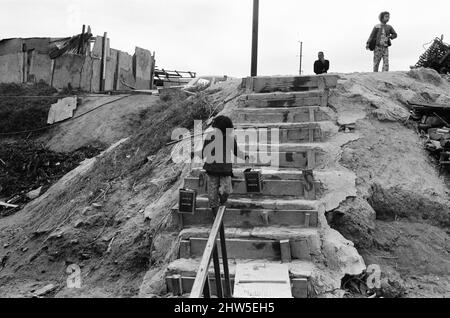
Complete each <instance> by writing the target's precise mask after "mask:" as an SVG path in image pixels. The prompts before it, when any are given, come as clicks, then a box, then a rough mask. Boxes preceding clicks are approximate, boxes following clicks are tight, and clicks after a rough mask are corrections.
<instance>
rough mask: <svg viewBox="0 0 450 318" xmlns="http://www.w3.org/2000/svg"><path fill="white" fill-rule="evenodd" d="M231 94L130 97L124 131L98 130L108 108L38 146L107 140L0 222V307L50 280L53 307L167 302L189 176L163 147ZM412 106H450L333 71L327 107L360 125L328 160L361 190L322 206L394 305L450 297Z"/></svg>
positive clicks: (445, 241)
mask: <svg viewBox="0 0 450 318" xmlns="http://www.w3.org/2000/svg"><path fill="white" fill-rule="evenodd" d="M239 85H240V81H239V80H236V81H230V82H226V83H221V84H219V85H217V86H216V87H211V88H210V89H208V90H207V91H205V92H200V93H198V94H197V95H196V96H193V97H189V98H187V99H186V97H181V96H174V97H173V98H172V99H168V100H165V101H155V102H154V103H153V101H148V100H142V101H141V100H139V98H140V97H133V98H136V99H138V100H137V101H136V104H137V105H138V106H137V108H138V109H139V110H140V111H139V112H138V114H139V116H135V117H133V118H134V119H133V124H132V125H131V126H132V129H130V128H124V129H119V130H118V131H119V132H118V133H111V134H109V133H107V132H108V131H109V130H108V129H110V128H105V127H103V124H104V123H109V127H111V126H114V123H117V122H118V121H120V119H121V116H122V115H121V113H120V112H118V113H114V114H112V113H111V112H108V111H105V112H104V113H103V115H101V114H100V113H99V114H98V116H96V117H91V118H90V119H89V120H86V121H81V122H80V123H78V124H76V125H75V124H74V125H73V126H72V127H71V128H70V127H69V126H64V125H63V126H61V127H60V130H59V131H58V134H55V135H53V136H50V138H49V136H47V137H46V138H47V139H45V142H47V145H48V146H50V147H51V148H54V149H59V150H61V151H63V150H64V151H69V150H71V149H72V148H73V147H75V148H76V147H78V146H79V145H81V144H83V142H80V143H78V139H79V138H81V140H85V141H87V142H91V141H92V139H90V136H102V135H103V132H106V133H105V135H106V136H113V137H112V138H109V139H108V138H106V139H104V140H101V139H100V141H103V142H104V143H105V145H106V147H109V149H108V150H106V151H105V152H103V153H102V154H101V155H99V156H98V157H96V158H93V159H88V160H86V161H85V162H83V164H82V165H81V166H80V167H78V168H77V169H76V170H74V171H72V172H70V173H69V174H68V175H66V176H65V177H63V178H62V179H61V180H60V181H59V182H58V183H56V184H55V185H54V186H53V187H52V188H50V189H49V190H48V191H47V192H45V194H43V195H42V196H41V197H39V198H38V199H36V200H34V201H33V202H31V203H29V204H28V205H27V206H26V207H25V208H24V209H22V210H21V211H19V212H17V213H15V214H13V215H10V216H7V217H4V218H0V286H2V288H1V289H0V297H6V296H9V297H11V296H19V297H31V296H32V295H33V293H34V292H35V291H36V290H37V289H39V288H42V287H44V286H46V285H48V284H53V285H54V286H55V287H56V288H55V290H54V291H52V293H50V294H49V295H48V296H56V297H69V296H86V297H154V296H158V297H159V296H165V285H164V279H163V275H164V271H165V268H166V266H167V264H168V263H169V261H170V260H173V259H174V255H175V254H174V253H175V251H176V250H177V244H178V241H177V236H178V230H177V229H176V228H175V227H174V226H173V222H172V219H171V216H170V208H171V207H172V206H173V205H174V203H175V202H176V200H177V196H178V189H179V188H180V186H181V182H182V180H183V177H184V176H186V174H187V173H188V171H189V167H188V166H182V165H176V164H174V163H173V162H172V161H171V160H170V153H171V150H172V148H171V147H166V146H165V144H166V142H168V141H169V140H170V137H171V133H172V131H173V129H174V128H175V127H186V128H192V124H193V119H203V120H207V119H208V118H210V117H211V116H214V115H215V114H217V113H218V112H219V111H222V110H223V112H224V113H225V114H230V113H232V112H233V111H234V109H235V108H236V97H238V96H239V95H240V94H242V93H243V92H242V91H241V90H240V88H239ZM410 99H416V100H419V101H427V102H440V103H449V102H450V84H449V82H448V81H447V80H445V79H443V78H442V77H440V76H439V75H438V74H437V73H435V72H433V71H429V70H415V71H411V72H392V73H384V74H382V73H380V74H373V73H367V74H365V73H354V74H342V75H341V80H339V83H338V88H337V89H336V90H334V91H332V92H331V98H330V108H331V110H332V111H333V112H334V113H335V116H333V117H335V118H336V122H337V123H338V124H339V125H340V126H341V127H343V129H345V127H347V125H354V128H355V129H354V131H352V132H350V134H352V135H351V136H349V138H348V141H347V142H345V143H343V145H342V146H339V147H338V148H337V149H336V151H335V152H333V153H336V158H330V160H331V161H335V162H336V165H339V166H341V167H342V169H345V170H347V171H349V172H351V173H354V174H355V175H356V181H355V185H354V187H356V192H353V191H347V192H348V194H347V195H346V196H344V198H346V199H344V200H342V202H334V203H335V204H333V205H332V206H331V205H330V208H329V210H328V212H327V218H328V220H329V222H330V224H331V225H332V227H333V228H334V229H337V230H338V231H339V232H340V233H341V234H343V235H344V236H345V238H347V239H349V240H351V241H353V242H354V243H355V246H356V248H357V249H358V252H359V253H360V254H361V255H362V256H363V258H364V261H365V263H366V264H367V265H369V264H379V265H381V268H382V273H383V288H384V289H385V290H389V291H390V293H391V294H390V295H391V296H392V297H412V296H422V297H431V296H436V297H443V296H445V297H449V296H450V280H449V277H450V256H449V252H450V246H449V215H450V213H449V212H450V202H449V191H450V190H449V188H448V184H446V182H445V176H441V177H440V176H439V175H438V170H437V166H436V162H435V161H434V160H433V159H432V158H431V157H430V156H429V155H428V154H427V153H426V152H425V151H424V150H423V144H422V140H421V139H420V136H419V135H418V134H417V133H416V131H415V128H414V125H413V124H412V123H410V122H409V121H408V117H409V109H408V106H407V101H408V100H410ZM122 102H123V101H118V103H122ZM141 106H142V108H141ZM149 106H150V107H149ZM124 107H127V105H126V104H124ZM128 107H129V105H128ZM69 128H70V129H69ZM124 137H127V138H126V139H122V138H124ZM94 139H96V138H94ZM96 140H98V139H96ZM335 181H336V182H334V184H335V186H336V187H337V188H338V183H337V182H338V180H335ZM346 182H348V180H346ZM342 187H347V183H346V184H345V185H342ZM352 187H353V185H352ZM342 193H346V191H345V189H343V191H342ZM355 193H356V195H355ZM336 207H337V208H336ZM71 264H77V265H79V266H80V267H81V272H82V278H83V283H82V288H81V289H78V290H74V289H68V288H67V287H66V279H67V275H68V274H67V273H66V269H67V267H68V266H69V265H71Z"/></svg>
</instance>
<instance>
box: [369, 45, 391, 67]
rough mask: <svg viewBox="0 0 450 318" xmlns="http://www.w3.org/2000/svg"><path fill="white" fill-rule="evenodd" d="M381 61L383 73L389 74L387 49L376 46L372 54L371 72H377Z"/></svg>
mask: <svg viewBox="0 0 450 318" xmlns="http://www.w3.org/2000/svg"><path fill="white" fill-rule="evenodd" d="M381 59H383V72H389V47H387V46H377V47H376V48H375V51H374V52H373V71H374V72H378V69H379V68H380V62H381Z"/></svg>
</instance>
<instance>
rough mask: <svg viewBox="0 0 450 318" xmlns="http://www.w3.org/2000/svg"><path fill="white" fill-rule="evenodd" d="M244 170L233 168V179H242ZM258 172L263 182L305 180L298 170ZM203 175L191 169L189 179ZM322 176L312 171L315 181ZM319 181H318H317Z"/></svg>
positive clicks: (266, 169)
mask: <svg viewBox="0 0 450 318" xmlns="http://www.w3.org/2000/svg"><path fill="white" fill-rule="evenodd" d="M244 170H245V168H234V169H233V175H234V177H235V178H238V179H243V178H244ZM258 170H260V171H261V174H262V177H263V179H264V180H302V181H304V180H305V178H304V176H303V171H302V170H299V169H275V168H271V167H261V168H259V169H258ZM203 173H205V170H203V169H202V168H200V167H197V168H193V169H192V170H191V172H190V176H191V177H195V178H198V177H200V175H201V174H203ZM322 174H323V172H322V171H314V179H317V178H318V177H320V176H321V175H322ZM319 180H320V179H319Z"/></svg>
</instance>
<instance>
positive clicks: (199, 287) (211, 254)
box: [190, 206, 231, 298]
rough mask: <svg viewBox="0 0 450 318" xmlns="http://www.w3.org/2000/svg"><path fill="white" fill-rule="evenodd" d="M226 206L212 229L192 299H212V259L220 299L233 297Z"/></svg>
mask: <svg viewBox="0 0 450 318" xmlns="http://www.w3.org/2000/svg"><path fill="white" fill-rule="evenodd" d="M225 210H226V208H225V206H221V207H220V208H219V210H218V212H217V215H216V219H215V220H214V224H213V226H212V228H211V232H210V234H209V238H208V242H207V243H206V247H205V251H204V252H203V257H202V260H201V262H200V267H199V269H198V271H197V276H196V277H195V281H194V285H193V286H192V290H191V294H190V298H201V297H202V295H203V296H204V297H206V298H209V297H210V293H211V288H210V283H209V277H208V274H209V266H210V264H211V258H213V260H214V272H215V280H216V292H217V296H218V297H219V298H222V297H224V296H225V297H227V298H228V297H231V285H230V273H229V269H228V257H227V251H226V244H225V229H224V226H223V216H224V215H225ZM217 238H220V248H221V252H222V264H223V268H224V278H225V289H224V290H223V288H222V278H221V274H220V264H219V253H218V249H217Z"/></svg>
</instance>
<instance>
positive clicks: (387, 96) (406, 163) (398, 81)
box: [328, 69, 450, 297]
mask: <svg viewBox="0 0 450 318" xmlns="http://www.w3.org/2000/svg"><path fill="white" fill-rule="evenodd" d="M412 99H415V100H419V101H424V102H438V103H448V102H450V84H449V82H448V81H447V80H445V79H444V78H442V77H440V76H439V75H438V74H437V73H436V72H434V71H430V70H424V69H420V70H413V71H411V72H392V73H379V74H356V73H355V74H346V75H343V76H342V80H341V81H340V83H339V87H338V89H337V90H336V91H335V92H333V93H332V97H331V100H330V104H331V106H332V107H333V108H334V109H335V110H336V111H337V113H338V122H339V123H340V124H341V125H346V124H351V123H355V127H356V129H355V131H356V132H357V133H358V134H359V136H360V138H359V139H358V140H356V141H353V142H350V143H348V144H347V145H345V146H344V147H343V148H342V153H341V159H340V163H341V164H342V165H343V166H345V167H346V168H348V169H350V170H352V171H354V172H355V173H356V175H357V180H356V183H357V189H358V194H357V196H356V197H351V198H348V199H347V201H346V202H344V203H343V204H341V206H340V207H339V208H337V209H335V210H334V211H332V212H330V213H329V215H328V216H329V218H330V219H331V220H332V225H333V227H334V228H336V229H338V230H339V231H340V232H341V233H342V234H343V235H344V236H345V237H346V238H347V239H350V240H352V241H353V242H354V243H355V244H356V246H357V248H358V250H359V252H360V253H361V254H362V255H363V257H364V258H365V261H366V263H367V264H380V265H381V266H382V271H383V274H384V278H385V280H384V283H385V287H386V286H387V285H389V288H391V289H394V290H396V292H395V293H393V294H394V295H395V296H421V297H427V296H430V297H431V296H437V297H443V296H446V297H449V296H450V289H449V286H450V281H449V277H450V255H449V252H450V244H449V225H450V201H449V198H450V196H449V194H450V191H449V188H448V186H447V185H446V184H445V182H444V176H442V177H439V175H438V170H437V167H436V164H435V163H434V161H433V160H432V159H431V158H430V157H429V156H428V154H427V153H426V152H425V151H424V150H423V145H422V141H421V139H420V138H419V135H418V134H417V133H416V132H415V130H414V126H413V124H412V123H410V122H409V121H408V117H409V109H408V108H407V101H408V100H412ZM389 279H390V281H389Z"/></svg>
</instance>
